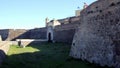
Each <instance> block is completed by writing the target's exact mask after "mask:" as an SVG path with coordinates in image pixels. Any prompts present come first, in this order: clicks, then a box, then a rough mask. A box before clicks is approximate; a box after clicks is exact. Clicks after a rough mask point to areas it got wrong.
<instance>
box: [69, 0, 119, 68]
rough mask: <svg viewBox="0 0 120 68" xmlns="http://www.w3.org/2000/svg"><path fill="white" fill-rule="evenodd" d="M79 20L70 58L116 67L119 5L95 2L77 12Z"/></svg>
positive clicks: (109, 1) (113, 0) (111, 1)
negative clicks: (79, 14)
mask: <svg viewBox="0 0 120 68" xmlns="http://www.w3.org/2000/svg"><path fill="white" fill-rule="evenodd" d="M80 19H81V20H80V22H81V23H80V25H79V27H78V29H77V31H76V33H75V36H74V40H73V43H72V48H71V52H70V56H72V57H74V58H80V59H82V60H87V61H89V62H91V63H97V64H100V65H101V66H104V65H108V66H116V67H117V66H118V65H119V63H120V61H118V57H119V56H120V1H119V0H99V1H96V2H94V3H93V4H91V5H90V6H88V7H87V8H86V9H84V10H83V11H82V12H81V16H80ZM118 47H119V48H118ZM116 56H117V57H116Z"/></svg>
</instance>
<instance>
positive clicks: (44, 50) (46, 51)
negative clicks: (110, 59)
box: [0, 43, 108, 68]
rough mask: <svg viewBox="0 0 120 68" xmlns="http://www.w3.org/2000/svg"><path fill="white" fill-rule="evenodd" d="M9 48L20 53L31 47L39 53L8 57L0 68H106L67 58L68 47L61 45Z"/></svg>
mask: <svg viewBox="0 0 120 68" xmlns="http://www.w3.org/2000/svg"><path fill="white" fill-rule="evenodd" d="M11 47H12V48H11V49H10V51H14V50H15V49H16V50H21V52H22V51H23V50H24V49H25V50H26V49H27V47H28V49H27V50H29V47H32V48H35V49H38V50H39V51H37V52H35V51H33V52H29V51H28V52H27V51H26V53H25V52H24V53H21V54H19V53H18V54H17V53H16V54H11V55H8V57H7V59H6V60H5V61H4V62H3V64H2V66H1V67H0V68H108V67H100V66H99V65H95V64H90V63H88V62H86V61H81V60H78V59H73V58H71V57H69V51H70V46H69V45H67V44H63V43H43V44H41V45H30V46H27V47H26V48H19V47H18V46H11ZM22 49H23V50H22ZM10 51H9V52H10ZM15 52H17V51H15Z"/></svg>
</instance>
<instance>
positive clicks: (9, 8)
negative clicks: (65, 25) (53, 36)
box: [0, 0, 96, 29]
mask: <svg viewBox="0 0 120 68" xmlns="http://www.w3.org/2000/svg"><path fill="white" fill-rule="evenodd" d="M94 1H96V0H0V29H32V28H40V27H44V26H45V18H46V17H48V18H49V19H53V18H55V19H62V18H66V17H69V16H74V15H75V10H76V9H77V7H78V6H79V7H80V8H81V9H82V7H83V3H84V2H86V3H87V4H91V3H92V2H94Z"/></svg>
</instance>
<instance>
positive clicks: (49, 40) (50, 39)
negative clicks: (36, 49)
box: [48, 33, 52, 42]
mask: <svg viewBox="0 0 120 68" xmlns="http://www.w3.org/2000/svg"><path fill="white" fill-rule="evenodd" d="M48 42H52V36H51V33H48Z"/></svg>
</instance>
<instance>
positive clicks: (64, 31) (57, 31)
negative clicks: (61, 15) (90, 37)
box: [53, 21, 79, 43]
mask: <svg viewBox="0 0 120 68" xmlns="http://www.w3.org/2000/svg"><path fill="white" fill-rule="evenodd" d="M78 24H79V21H74V22H72V23H69V24H63V25H59V26H56V27H55V28H54V30H53V31H54V36H53V37H54V38H53V40H54V41H55V42H64V43H72V40H73V37H74V34H75V31H76V27H77V26H78Z"/></svg>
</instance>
